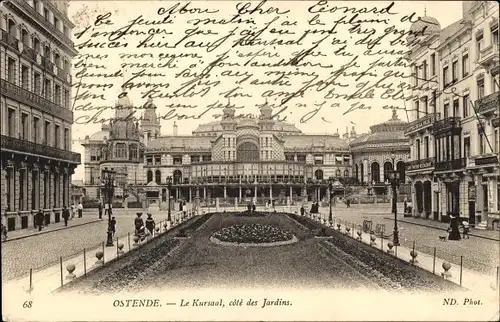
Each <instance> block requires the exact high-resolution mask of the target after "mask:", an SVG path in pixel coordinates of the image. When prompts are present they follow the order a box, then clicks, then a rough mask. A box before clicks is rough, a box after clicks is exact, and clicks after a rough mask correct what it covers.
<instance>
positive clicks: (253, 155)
mask: <svg viewBox="0 0 500 322" xmlns="http://www.w3.org/2000/svg"><path fill="white" fill-rule="evenodd" d="M236 159H237V160H238V161H258V160H259V148H258V147H257V145H255V144H254V143H252V142H245V143H242V144H241V145H240V146H239V147H238V150H237V151H236Z"/></svg>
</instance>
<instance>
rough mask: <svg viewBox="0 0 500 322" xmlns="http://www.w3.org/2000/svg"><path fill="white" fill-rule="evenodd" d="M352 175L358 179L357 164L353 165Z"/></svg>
mask: <svg viewBox="0 0 500 322" xmlns="http://www.w3.org/2000/svg"><path fill="white" fill-rule="evenodd" d="M354 177H355V178H356V179H357V180H359V166H358V165H357V164H356V165H355V166H354ZM359 181H361V180H359Z"/></svg>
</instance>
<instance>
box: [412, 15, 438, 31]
mask: <svg viewBox="0 0 500 322" xmlns="http://www.w3.org/2000/svg"><path fill="white" fill-rule="evenodd" d="M440 30H441V25H440V24H439V21H437V19H436V18H432V17H429V16H424V17H420V18H419V19H418V21H417V22H414V23H413V24H412V25H411V27H410V32H411V33H418V34H419V35H422V34H423V35H429V34H432V33H435V32H439V31H440Z"/></svg>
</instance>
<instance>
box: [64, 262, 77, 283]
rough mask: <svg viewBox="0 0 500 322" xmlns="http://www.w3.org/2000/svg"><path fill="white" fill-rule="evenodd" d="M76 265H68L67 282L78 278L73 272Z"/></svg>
mask: <svg viewBox="0 0 500 322" xmlns="http://www.w3.org/2000/svg"><path fill="white" fill-rule="evenodd" d="M75 268H76V267H75V264H68V265H66V270H67V271H68V276H66V279H67V280H72V279H74V278H75V277H76V275H75V274H73V272H74V271H75Z"/></svg>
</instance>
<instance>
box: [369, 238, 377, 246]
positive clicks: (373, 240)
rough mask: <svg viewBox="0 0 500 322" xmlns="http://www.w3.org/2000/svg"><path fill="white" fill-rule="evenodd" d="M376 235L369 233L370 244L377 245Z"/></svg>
mask: <svg viewBox="0 0 500 322" xmlns="http://www.w3.org/2000/svg"><path fill="white" fill-rule="evenodd" d="M375 240H377V237H376V236H375V235H370V246H377V242H376V241H375Z"/></svg>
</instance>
